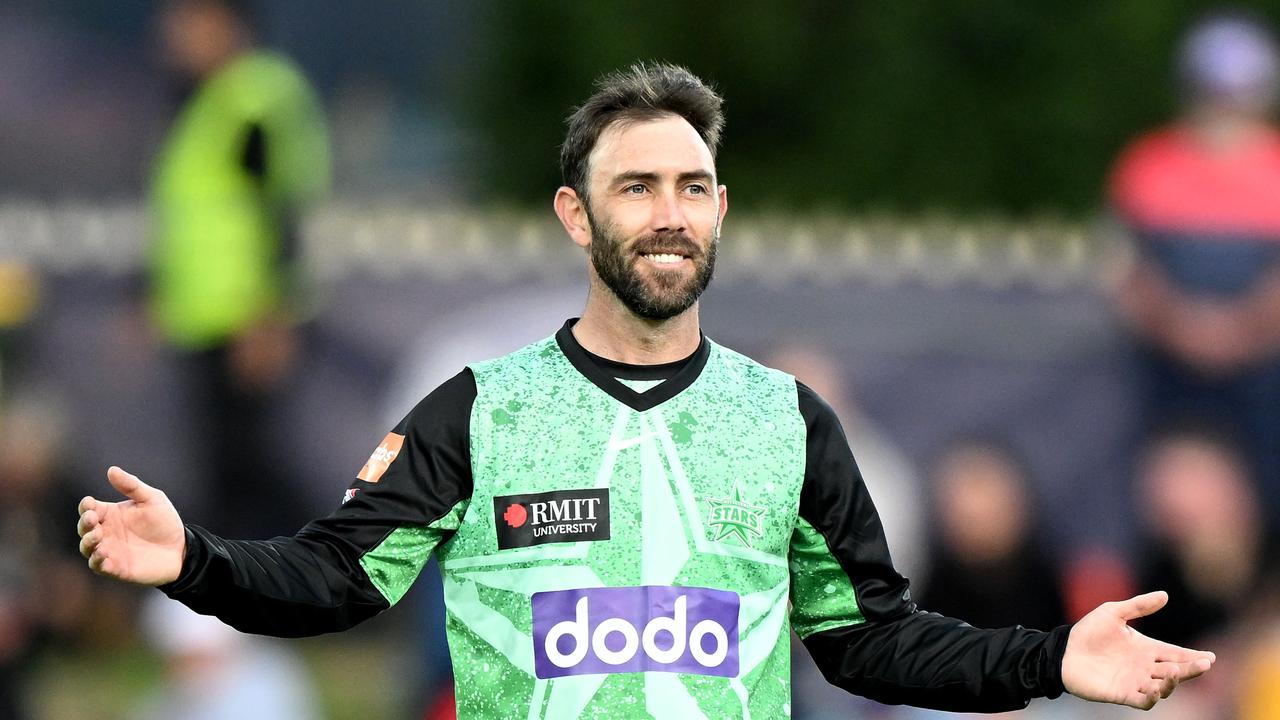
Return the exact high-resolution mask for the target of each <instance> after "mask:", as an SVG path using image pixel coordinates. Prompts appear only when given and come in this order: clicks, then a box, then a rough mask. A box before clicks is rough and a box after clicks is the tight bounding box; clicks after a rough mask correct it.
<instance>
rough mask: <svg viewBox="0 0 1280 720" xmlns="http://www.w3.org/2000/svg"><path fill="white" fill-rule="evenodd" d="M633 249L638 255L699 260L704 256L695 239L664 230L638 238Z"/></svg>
mask: <svg viewBox="0 0 1280 720" xmlns="http://www.w3.org/2000/svg"><path fill="white" fill-rule="evenodd" d="M631 249H632V251H634V252H635V253H636V254H638V255H649V254H657V255H661V254H665V253H670V254H673V255H684V256H685V257H688V258H698V257H701V256H702V254H703V252H702V248H700V247H698V244H697V243H696V242H694V241H693V238H691V237H689V236H688V235H687V234H685V233H683V232H680V231H678V230H664V231H659V232H656V233H652V234H650V235H645V236H642V237H639V238H636V241H635V243H633V244H632V246H631Z"/></svg>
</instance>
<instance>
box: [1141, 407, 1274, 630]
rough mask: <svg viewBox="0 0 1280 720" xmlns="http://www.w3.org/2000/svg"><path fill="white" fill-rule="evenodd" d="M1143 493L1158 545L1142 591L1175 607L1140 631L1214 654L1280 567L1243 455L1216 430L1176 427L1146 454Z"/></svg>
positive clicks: (1145, 564)
mask: <svg viewBox="0 0 1280 720" xmlns="http://www.w3.org/2000/svg"><path fill="white" fill-rule="evenodd" d="M1136 491H1137V493H1138V498H1137V506H1138V507H1139V508H1140V509H1141V510H1142V511H1143V512H1144V514H1145V517H1144V519H1145V523H1146V526H1147V530H1148V535H1149V538H1150V539H1149V543H1148V544H1149V547H1148V549H1147V552H1146V557H1145V558H1144V559H1143V561H1142V563H1141V564H1140V567H1141V568H1142V569H1143V575H1142V578H1141V585H1140V587H1141V589H1144V590H1146V589H1160V590H1167V591H1168V592H1169V604H1168V606H1166V607H1165V608H1164V609H1163V610H1161V611H1160V612H1159V613H1157V614H1155V615H1153V616H1152V617H1149V618H1144V619H1143V620H1142V621H1140V622H1139V623H1137V625H1136V627H1137V628H1138V629H1139V630H1141V631H1142V632H1143V633H1146V634H1148V635H1151V636H1153V637H1156V638H1159V639H1161V640H1165V641H1168V642H1172V643H1180V642H1190V643H1195V644H1196V645H1197V646H1198V647H1205V648H1208V649H1211V650H1212V649H1216V645H1217V644H1218V642H1219V641H1220V640H1221V638H1222V636H1223V635H1224V634H1225V633H1226V632H1227V631H1228V629H1229V626H1230V624H1231V623H1232V622H1233V621H1235V620H1238V619H1239V618H1240V617H1242V615H1243V613H1244V612H1245V611H1246V610H1247V609H1248V604H1249V603H1250V602H1251V601H1252V600H1253V599H1254V598H1255V597H1257V596H1258V594H1259V592H1260V591H1261V590H1262V589H1263V586H1264V583H1265V582H1266V581H1267V579H1268V577H1269V576H1270V571H1271V570H1274V564H1275V558H1276V543H1275V542H1274V541H1273V540H1272V539H1271V538H1270V537H1269V536H1268V535H1267V533H1266V530H1265V528H1264V526H1263V523H1262V517H1261V510H1260V508H1259V506H1258V502H1257V495H1256V492H1255V489H1254V486H1253V483H1252V482H1251V479H1250V477H1249V470H1248V466H1247V465H1246V463H1245V460H1244V457H1243V455H1242V454H1241V452H1240V451H1239V450H1237V448H1236V447H1235V445H1234V444H1233V443H1232V441H1231V440H1230V439H1229V438H1228V437H1227V436H1225V435H1224V434H1223V433H1221V432H1220V431H1219V430H1217V429H1215V428H1214V427H1213V426H1199V425H1193V424H1190V423H1182V424H1179V425H1177V426H1174V427H1170V428H1168V429H1165V430H1163V431H1161V432H1160V433H1159V434H1158V435H1157V436H1156V437H1155V438H1154V439H1153V440H1152V441H1151V443H1150V445H1149V446H1148V448H1147V450H1146V452H1145V456H1144V458H1143V461H1142V463H1141V466H1140V470H1139V475H1138V478H1137V483H1136Z"/></svg>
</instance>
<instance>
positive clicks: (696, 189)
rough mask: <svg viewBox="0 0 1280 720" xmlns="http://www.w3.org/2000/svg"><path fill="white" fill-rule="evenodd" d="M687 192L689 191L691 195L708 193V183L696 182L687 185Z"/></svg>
mask: <svg viewBox="0 0 1280 720" xmlns="http://www.w3.org/2000/svg"><path fill="white" fill-rule="evenodd" d="M685 192H688V193H690V194H691V195H706V194H707V193H708V192H709V191H708V190H707V186H706V185H699V184H698V183H694V184H693V185H690V186H688V187H686V188H685Z"/></svg>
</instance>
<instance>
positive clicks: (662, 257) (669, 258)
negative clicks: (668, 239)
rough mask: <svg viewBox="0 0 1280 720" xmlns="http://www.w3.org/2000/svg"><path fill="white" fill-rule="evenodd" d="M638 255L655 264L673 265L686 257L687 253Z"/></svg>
mask: <svg viewBox="0 0 1280 720" xmlns="http://www.w3.org/2000/svg"><path fill="white" fill-rule="evenodd" d="M640 257H642V258H644V259H645V260H648V261H649V262H651V263H653V264H655V265H675V264H676V263H678V262H680V261H681V260H687V259H688V256H687V255H681V254H679V253H642V254H641V255H640Z"/></svg>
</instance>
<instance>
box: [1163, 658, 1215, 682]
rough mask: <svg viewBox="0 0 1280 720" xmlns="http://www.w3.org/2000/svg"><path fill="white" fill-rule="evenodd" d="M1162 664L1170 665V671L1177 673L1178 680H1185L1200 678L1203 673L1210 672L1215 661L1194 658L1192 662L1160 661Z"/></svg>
mask: <svg viewBox="0 0 1280 720" xmlns="http://www.w3.org/2000/svg"><path fill="white" fill-rule="evenodd" d="M1160 665H1168V666H1169V667H1170V668H1171V669H1170V670H1169V672H1173V673H1176V674H1177V676H1178V682H1185V681H1187V680H1191V679H1194V678H1198V677H1200V676H1201V675H1203V674H1205V673H1206V672H1208V671H1209V668H1211V667H1213V663H1212V662H1210V661H1208V660H1192V661H1191V662H1175V663H1160Z"/></svg>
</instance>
